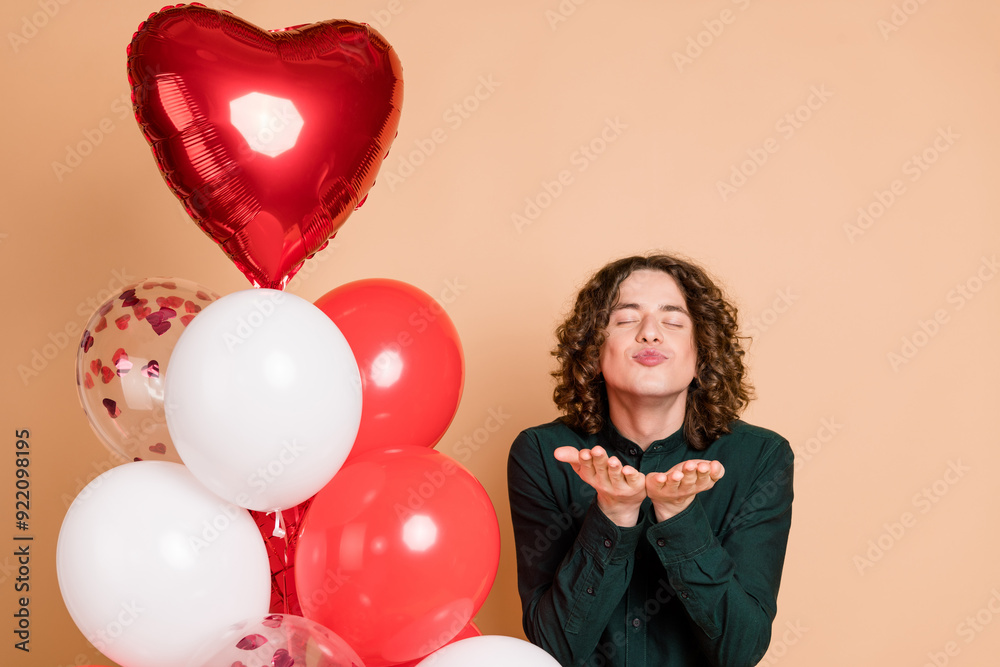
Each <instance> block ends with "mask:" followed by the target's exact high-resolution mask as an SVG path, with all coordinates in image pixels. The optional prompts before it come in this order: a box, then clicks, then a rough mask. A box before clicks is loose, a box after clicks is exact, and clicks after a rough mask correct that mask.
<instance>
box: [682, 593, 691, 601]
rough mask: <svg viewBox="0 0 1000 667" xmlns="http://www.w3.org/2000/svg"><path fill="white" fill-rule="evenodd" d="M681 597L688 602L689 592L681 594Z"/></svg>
mask: <svg viewBox="0 0 1000 667" xmlns="http://www.w3.org/2000/svg"><path fill="white" fill-rule="evenodd" d="M681 597H682V598H684V599H685V600H687V599H688V597H689V595H688V592H687V591H683V592H681Z"/></svg>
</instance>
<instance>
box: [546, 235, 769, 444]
mask: <svg viewBox="0 0 1000 667" xmlns="http://www.w3.org/2000/svg"><path fill="white" fill-rule="evenodd" d="M642 269H650V270H654V271H663V272H664V273H667V274H668V275H670V276H671V277H673V279H674V280H675V281H676V282H677V286H678V287H679V288H680V291H681V293H682V294H683V295H684V299H685V300H686V301H687V308H688V311H689V312H690V314H691V319H692V322H693V324H694V342H695V348H696V350H697V353H698V360H697V369H696V373H695V377H694V380H692V382H691V386H690V387H689V388H688V394H687V404H686V406H685V411H684V437H685V438H686V440H687V442H688V444H690V445H691V446H692V447H694V448H695V449H698V450H703V449H705V448H706V447H708V446H709V445H710V444H712V443H713V442H715V440H717V439H718V438H719V437H720V436H721V435H723V434H725V433H729V431H730V424H731V423H732V422H733V420H735V419H736V418H737V417H738V416H739V414H740V413H741V412H742V411H743V409H744V408H745V407H746V406H747V404H749V402H750V401H751V400H752V399H753V397H754V396H753V387H752V385H751V384H750V380H749V378H748V377H747V369H746V367H745V366H744V363H743V356H744V354H745V351H744V349H743V340H744V338H745V337H744V336H741V335H739V332H738V325H737V311H736V308H735V306H733V305H732V304H731V303H729V302H728V301H727V300H726V298H725V295H724V294H723V293H722V290H721V289H719V287H718V286H717V285H716V284H715V283H714V282H713V281H712V279H711V278H710V277H709V276H708V274H707V273H706V272H705V270H704V269H702V268H701V267H699V266H697V265H696V264H694V263H692V262H690V261H688V260H685V259H682V258H679V257H674V256H670V255H660V254H655V255H646V256H640V255H636V256H632V257H625V258H622V259H619V260H616V261H614V262H611V263H610V264H608V265H606V266H605V267H603V268H602V269H600V270H599V271H598V272H597V273H595V274H594V276H593V277H592V278H591V279H590V280H589V281H588V282H587V284H586V285H584V286H583V289H581V290H580V293H579V294H578V295H577V298H576V304H575V305H574V307H573V312H572V313H570V315H569V316H568V317H567V318H566V320H565V321H564V322H563V323H562V324H561V325H560V326H559V328H558V329H556V339H557V340H558V343H557V345H556V347H555V349H554V350H553V351H552V355H553V356H554V357H556V359H558V361H559V368H558V370H556V371H553V372H552V375H553V377H555V378H556V380H557V384H556V388H555V391H554V392H553V396H552V397H553V400H555V403H556V405H557V406H558V407H559V409H560V410H562V411H563V413H564V416H563V417H562V419H563V421H564V422H566V423H567V424H568V425H569V426H571V427H573V428H576V429H578V430H581V431H584V432H587V433H597V432H598V431H600V430H601V429H602V428H603V427H604V421H605V419H607V418H608V416H607V411H608V406H607V402H608V397H607V389H606V387H605V385H604V376H603V375H601V363H600V354H601V345H602V344H603V343H604V339H605V336H606V329H607V326H608V321H609V318H610V316H611V311H612V309H613V308H614V306H615V304H616V303H617V301H618V297H619V288H620V286H621V284H622V281H624V280H625V279H626V278H628V277H629V276H630V275H631V274H632V273H633V272H634V271H639V270H642Z"/></svg>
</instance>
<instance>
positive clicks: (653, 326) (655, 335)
mask: <svg viewBox="0 0 1000 667" xmlns="http://www.w3.org/2000/svg"><path fill="white" fill-rule="evenodd" d="M635 339H636V341H638V342H640V343H661V342H663V338H662V335H661V333H660V325H659V322H657V318H656V316H655V315H646V316H645V317H643V318H642V321H641V322H639V329H638V331H637V332H636V334H635Z"/></svg>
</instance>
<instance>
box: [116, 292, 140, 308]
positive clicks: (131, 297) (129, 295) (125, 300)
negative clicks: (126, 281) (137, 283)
mask: <svg viewBox="0 0 1000 667" xmlns="http://www.w3.org/2000/svg"><path fill="white" fill-rule="evenodd" d="M118 298H119V299H121V301H122V306H124V307H125V308H131V307H132V306H134V305H135V304H137V303H139V299H137V298H136V296H135V290H134V289H130V290H125V291H124V292H122V293H121V296H119V297H118Z"/></svg>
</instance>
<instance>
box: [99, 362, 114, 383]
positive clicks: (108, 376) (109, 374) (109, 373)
mask: <svg viewBox="0 0 1000 667" xmlns="http://www.w3.org/2000/svg"><path fill="white" fill-rule="evenodd" d="M114 376H115V372H114V371H113V370H111V369H110V368H108V367H107V366H104V367H103V368H101V380H102V381H103V382H104V384H107V383H109V382H111V380H112V378H114Z"/></svg>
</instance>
